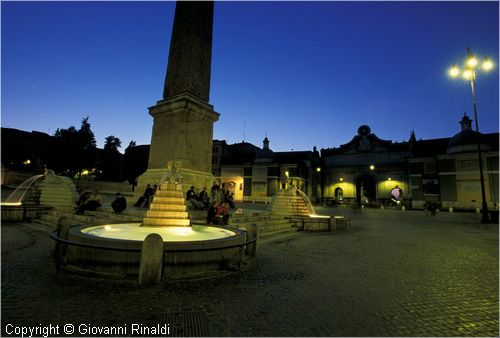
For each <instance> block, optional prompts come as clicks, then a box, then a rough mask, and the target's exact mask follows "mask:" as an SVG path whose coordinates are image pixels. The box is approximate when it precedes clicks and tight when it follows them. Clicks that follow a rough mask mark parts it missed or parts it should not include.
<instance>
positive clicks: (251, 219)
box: [229, 214, 297, 237]
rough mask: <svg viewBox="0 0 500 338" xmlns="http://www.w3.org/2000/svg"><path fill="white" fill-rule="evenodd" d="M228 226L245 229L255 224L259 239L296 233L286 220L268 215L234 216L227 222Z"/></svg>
mask: <svg viewBox="0 0 500 338" xmlns="http://www.w3.org/2000/svg"><path fill="white" fill-rule="evenodd" d="M229 223H230V226H232V227H235V228H240V229H242V228H247V229H248V227H249V226H250V225H252V224H256V225H257V228H258V230H259V236H260V237H267V236H271V235H276V234H281V233H287V232H296V231H297V228H294V227H292V224H291V223H290V221H289V220H288V219H285V218H283V217H281V216H275V215H270V214H262V215H259V216H239V215H238V216H235V217H231V218H230V220H229Z"/></svg>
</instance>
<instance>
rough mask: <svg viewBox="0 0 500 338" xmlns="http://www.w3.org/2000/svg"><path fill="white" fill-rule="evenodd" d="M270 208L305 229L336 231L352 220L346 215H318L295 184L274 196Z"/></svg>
mask: <svg viewBox="0 0 500 338" xmlns="http://www.w3.org/2000/svg"><path fill="white" fill-rule="evenodd" d="M287 182H289V181H287ZM270 209H271V213H273V214H275V215H280V216H284V217H286V218H289V219H290V220H291V221H292V222H293V223H295V226H297V227H299V228H300V229H301V230H303V231H335V230H337V228H340V227H344V228H345V227H348V226H350V222H351V221H350V219H348V218H346V217H345V216H326V215H318V214H317V213H316V211H315V210H314V206H313V205H312V203H311V201H310V200H309V198H308V197H307V195H306V194H305V193H304V192H303V191H301V190H299V189H297V188H296V187H295V186H293V185H290V186H289V188H288V189H285V190H282V191H279V192H277V193H276V194H275V195H274V196H273V199H272V201H271V206H270Z"/></svg>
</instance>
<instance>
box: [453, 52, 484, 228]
mask: <svg viewBox="0 0 500 338" xmlns="http://www.w3.org/2000/svg"><path fill="white" fill-rule="evenodd" d="M479 63H481V68H482V69H483V70H484V71H489V70H491V69H492V68H493V62H492V61H491V60H490V59H488V58H487V59H484V60H482V61H481V60H479V59H478V58H476V57H475V56H474V54H472V52H471V51H470V49H469V48H467V59H466V61H465V66H464V68H463V69H461V68H459V67H458V66H452V67H451V68H450V70H449V74H450V76H451V77H457V76H458V75H460V74H461V75H462V77H463V78H464V79H465V80H468V81H469V82H470V89H471V95H472V108H473V109H474V121H475V125H476V133H477V134H476V142H477V154H478V157H479V179H480V182H481V198H482V202H481V205H482V213H481V223H489V217H488V204H487V203H486V192H485V188H484V173H483V159H482V155H481V142H480V139H479V136H480V134H479V124H478V121H477V108H476V92H475V86H474V84H475V80H476V69H477V67H478V66H479Z"/></svg>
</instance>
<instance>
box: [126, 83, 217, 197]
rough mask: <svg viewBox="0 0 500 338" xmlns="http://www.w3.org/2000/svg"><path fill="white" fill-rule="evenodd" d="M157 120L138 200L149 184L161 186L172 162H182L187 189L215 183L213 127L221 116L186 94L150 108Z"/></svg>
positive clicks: (183, 177)
mask: <svg viewBox="0 0 500 338" xmlns="http://www.w3.org/2000/svg"><path fill="white" fill-rule="evenodd" d="M149 113H150V115H151V116H153V118H154V123H153V134H152V137H151V148H150V151H149V162H148V170H147V171H146V172H145V173H144V174H142V175H141V176H140V177H139V180H138V183H137V187H136V189H137V190H136V193H135V197H136V198H138V197H139V196H141V195H142V194H143V193H144V189H146V186H147V185H148V184H150V185H151V187H153V185H155V184H159V182H160V180H161V178H162V176H163V174H164V173H165V172H166V171H167V170H168V169H167V163H168V162H169V161H180V162H181V167H180V170H179V172H180V174H181V176H182V181H181V183H182V185H183V187H185V189H186V190H187V189H189V187H191V186H194V187H195V188H196V189H197V191H198V190H200V189H202V188H203V187H207V189H210V187H211V186H212V185H213V183H214V177H213V175H212V143H213V124H214V122H215V121H217V120H218V119H219V114H218V113H216V112H215V111H214V109H213V106H212V105H210V104H208V103H206V102H203V101H202V100H200V99H198V98H197V97H195V96H193V95H191V94H189V93H183V94H179V95H176V96H174V97H171V98H169V99H166V100H162V101H158V102H157V104H156V105H155V106H152V107H150V108H149Z"/></svg>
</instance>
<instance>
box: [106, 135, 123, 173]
mask: <svg viewBox="0 0 500 338" xmlns="http://www.w3.org/2000/svg"><path fill="white" fill-rule="evenodd" d="M121 144H122V142H121V141H120V139H119V138H118V137H115V136H113V135H110V136H108V137H106V142H105V144H104V149H103V151H102V158H101V171H102V175H101V178H102V179H104V180H108V181H121V179H122V176H123V175H122V173H123V158H122V157H123V155H122V154H120V152H119V151H118V148H120V147H121Z"/></svg>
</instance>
